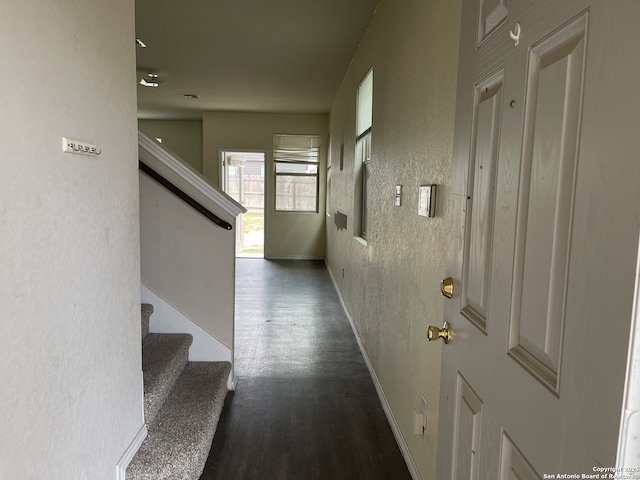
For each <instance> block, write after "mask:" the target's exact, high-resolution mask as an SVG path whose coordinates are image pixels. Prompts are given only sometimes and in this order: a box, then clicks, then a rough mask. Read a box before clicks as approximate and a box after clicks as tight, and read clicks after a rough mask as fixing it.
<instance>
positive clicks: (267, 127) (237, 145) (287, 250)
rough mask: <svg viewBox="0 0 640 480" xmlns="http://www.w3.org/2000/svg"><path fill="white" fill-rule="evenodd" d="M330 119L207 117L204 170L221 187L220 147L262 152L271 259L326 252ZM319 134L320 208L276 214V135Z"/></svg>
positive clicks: (216, 114)
mask: <svg viewBox="0 0 640 480" xmlns="http://www.w3.org/2000/svg"><path fill="white" fill-rule="evenodd" d="M328 122H329V117H328V115H320V114H318V115H314V114H268V113H239V112H206V113H205V114H204V115H203V135H204V147H203V150H204V152H203V153H204V156H203V173H204V176H205V177H207V178H208V179H209V180H210V181H211V182H212V183H213V184H214V185H217V186H220V158H219V155H220V150H224V149H227V150H234V149H238V150H263V151H265V152H267V156H266V164H265V172H266V190H267V191H266V204H267V205H266V233H265V257H266V258H311V259H323V258H324V256H325V235H324V228H325V201H324V198H325V184H326V178H325V173H326V158H327V151H328V148H329V137H328V131H329V123H328ZM274 133H282V134H308V135H320V136H321V137H322V140H321V141H322V144H321V146H320V190H319V195H320V200H319V211H318V212H317V213H314V212H299V213H296V212H276V211H275V196H274V191H275V176H274V166H273V158H272V157H273V155H272V151H273V134H274Z"/></svg>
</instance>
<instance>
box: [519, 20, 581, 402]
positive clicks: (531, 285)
mask: <svg viewBox="0 0 640 480" xmlns="http://www.w3.org/2000/svg"><path fill="white" fill-rule="evenodd" d="M586 22H587V16H586V14H584V15H582V16H580V17H579V18H577V19H576V20H574V21H573V22H571V23H569V24H568V25H565V26H563V27H562V28H560V29H559V30H558V31H556V32H554V33H552V34H551V35H549V36H548V37H546V38H544V39H543V40H541V41H540V42H538V43H537V44H535V45H533V46H532V48H531V49H530V52H529V74H528V79H527V98H526V106H525V122H524V134H523V158H522V168H521V177H520V193H519V200H518V203H519V205H518V218H517V222H516V223H517V227H516V250H515V264H514V276H513V278H514V282H513V295H512V307H511V318H510V331H509V347H510V348H509V354H510V355H511V356H512V357H513V358H514V359H516V360H517V361H518V362H519V363H520V364H521V365H523V366H524V367H525V368H526V369H527V370H528V371H529V372H530V373H532V374H533V375H534V376H535V377H536V378H538V379H539V380H540V381H541V382H543V384H544V385H545V386H547V387H548V388H550V389H551V390H552V391H554V392H555V393H558V387H559V380H558V376H559V371H560V361H561V358H562V337H563V331H564V322H565V304H566V291H567V281H568V277H567V276H568V268H569V265H568V263H569V245H570V243H571V219H572V217H573V210H574V190H575V188H574V184H575V175H576V165H577V142H578V132H579V124H580V107H581V104H582V85H583V76H584V68H583V65H584V55H585V43H586V38H585V35H586Z"/></svg>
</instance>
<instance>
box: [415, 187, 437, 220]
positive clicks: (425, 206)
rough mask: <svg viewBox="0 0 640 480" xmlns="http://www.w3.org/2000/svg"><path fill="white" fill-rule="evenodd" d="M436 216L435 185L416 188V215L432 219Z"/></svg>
mask: <svg viewBox="0 0 640 480" xmlns="http://www.w3.org/2000/svg"><path fill="white" fill-rule="evenodd" d="M435 214H436V185H420V186H419V187H418V215H420V216H421V217H434V216H435Z"/></svg>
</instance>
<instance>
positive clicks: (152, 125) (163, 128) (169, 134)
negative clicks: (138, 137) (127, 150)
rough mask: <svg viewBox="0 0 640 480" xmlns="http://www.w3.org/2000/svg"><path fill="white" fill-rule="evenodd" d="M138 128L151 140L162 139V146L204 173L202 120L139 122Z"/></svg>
mask: <svg viewBox="0 0 640 480" xmlns="http://www.w3.org/2000/svg"><path fill="white" fill-rule="evenodd" d="M138 128H139V129H140V131H141V132H142V133H144V134H145V135H147V136H148V137H150V138H156V137H160V138H162V146H163V147H165V148H166V149H169V150H171V151H172V152H173V153H175V154H176V155H178V156H179V157H180V158H181V159H182V160H183V161H184V162H185V163H187V164H188V165H190V166H192V167H193V168H194V169H195V170H196V171H198V172H200V173H202V121H201V120H141V119H140V120H138Z"/></svg>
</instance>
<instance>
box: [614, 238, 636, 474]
mask: <svg viewBox="0 0 640 480" xmlns="http://www.w3.org/2000/svg"><path fill="white" fill-rule="evenodd" d="M636 262H637V264H636V285H635V294H634V299H633V313H632V316H631V329H630V332H629V355H628V357H627V373H626V377H625V382H624V397H623V400H622V412H621V414H620V434H619V437H618V452H617V455H616V467H617V468H620V469H624V468H625V467H640V463H639V462H638V451H640V418H639V417H640V393H638V392H640V240H639V241H638V255H637V258H636ZM620 471H622V472H624V470H620Z"/></svg>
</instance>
